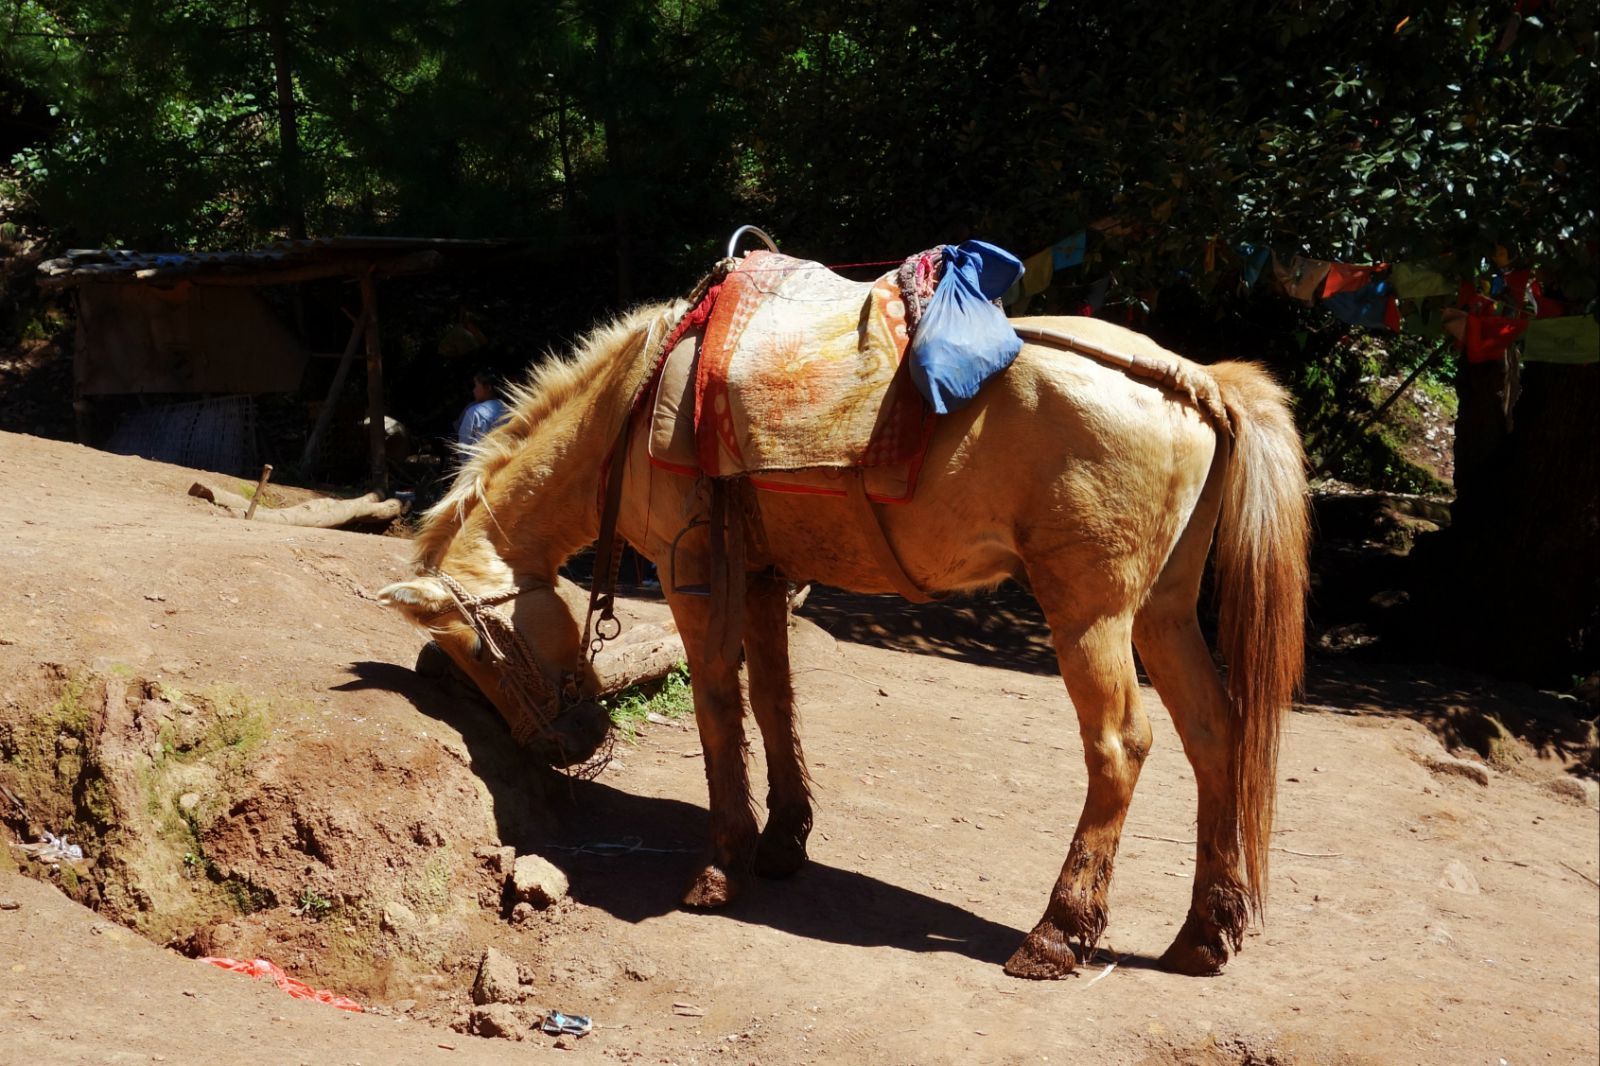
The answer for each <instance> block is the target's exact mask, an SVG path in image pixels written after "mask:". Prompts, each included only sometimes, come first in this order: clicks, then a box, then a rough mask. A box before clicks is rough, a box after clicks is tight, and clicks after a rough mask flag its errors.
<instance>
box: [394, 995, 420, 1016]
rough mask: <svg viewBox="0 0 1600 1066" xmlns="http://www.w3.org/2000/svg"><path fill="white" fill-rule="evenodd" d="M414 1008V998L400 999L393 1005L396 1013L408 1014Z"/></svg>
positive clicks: (415, 1007)
mask: <svg viewBox="0 0 1600 1066" xmlns="http://www.w3.org/2000/svg"><path fill="white" fill-rule="evenodd" d="M416 1009H417V1001H416V1000H414V999H402V1000H399V1001H398V1002H396V1003H395V1005H394V1012H395V1013H396V1014H410V1013H411V1012H412V1011H414V1010H416Z"/></svg>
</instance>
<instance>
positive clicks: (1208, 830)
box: [1133, 560, 1249, 974]
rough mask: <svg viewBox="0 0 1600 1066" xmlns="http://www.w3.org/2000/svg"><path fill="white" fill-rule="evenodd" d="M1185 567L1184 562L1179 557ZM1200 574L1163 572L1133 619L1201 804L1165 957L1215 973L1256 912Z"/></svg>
mask: <svg viewBox="0 0 1600 1066" xmlns="http://www.w3.org/2000/svg"><path fill="white" fill-rule="evenodd" d="M1175 563H1176V564H1178V565H1180V566H1181V560H1175ZM1198 585H1199V580H1198V577H1197V576H1196V577H1193V578H1192V579H1191V580H1187V581H1185V580H1182V579H1181V574H1180V575H1165V574H1164V575H1163V576H1162V581H1161V582H1160V583H1159V584H1158V586H1157V588H1156V592H1155V594H1154V595H1153V596H1152V597H1151V599H1150V602H1148V603H1147V604H1145V606H1144V607H1143V608H1142V609H1141V610H1140V611H1139V615H1138V618H1137V619H1136V620H1135V623H1134V630H1133V634H1134V641H1135V643H1136V644H1137V645H1138V648H1139V659H1140V661H1141V662H1143V663H1144V668H1145V672H1146V673H1147V674H1149V675H1150V681H1151V683H1152V684H1153V685H1155V688H1156V691H1157V692H1158V693H1159V694H1160V695H1161V701H1162V702H1163V703H1165V704H1166V705H1167V710H1168V711H1169V712H1170V713H1171V715H1172V723H1173V725H1174V726H1175V727H1177V730H1178V736H1179V738H1181V739H1182V741H1183V750H1184V753H1185V754H1186V755H1188V756H1189V762H1190V764H1191V765H1193V767H1194V776H1195V781H1196V783H1197V784H1198V785H1199V791H1200V803H1199V811H1198V815H1197V823H1198V824H1197V832H1196V841H1195V875H1194V894H1193V896H1192V898H1191V901H1190V903H1189V916H1188V918H1187V919H1185V921H1184V923H1183V928H1182V929H1181V930H1179V932H1178V936H1177V939H1175V940H1174V941H1173V942H1172V945H1171V946H1170V947H1169V948H1167V950H1166V953H1165V954H1163V955H1162V956H1161V965H1162V967H1163V968H1165V969H1168V970H1172V971H1174V972H1177V973H1186V974H1213V973H1218V972H1220V971H1221V969H1222V964H1223V963H1225V962H1226V961H1227V960H1228V948H1229V947H1230V946H1231V947H1232V948H1233V950H1235V951H1237V950H1238V949H1239V942H1240V940H1241V938H1242V937H1243V936H1244V927H1245V922H1246V920H1247V918H1248V915H1249V907H1248V904H1247V902H1246V901H1247V898H1248V897H1247V896H1246V894H1245V890H1244V886H1243V884H1242V883H1241V882H1240V879H1239V858H1240V854H1239V838H1238V819H1237V812H1238V796H1237V793H1236V792H1235V790H1234V786H1233V776H1232V771H1231V766H1232V763H1231V760H1232V746H1231V744H1230V741H1229V729H1228V723H1229V706H1228V696H1227V693H1226V692H1225V691H1224V690H1223V687H1222V682H1221V681H1220V680H1219V679H1218V677H1217V670H1216V667H1215V666H1214V665H1213V664H1212V661H1211V653H1210V652H1209V651H1208V650H1207V648H1206V643H1205V638H1204V637H1202V636H1201V633H1200V624H1199V622H1198V621H1196V619H1195V598H1196V595H1197V594H1198Z"/></svg>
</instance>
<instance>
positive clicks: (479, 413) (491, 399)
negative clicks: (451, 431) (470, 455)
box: [456, 370, 511, 448]
mask: <svg viewBox="0 0 1600 1066" xmlns="http://www.w3.org/2000/svg"><path fill="white" fill-rule="evenodd" d="M499 384H500V378H499V376H498V375H497V374H495V372H494V371H492V370H480V371H478V372H477V373H476V374H474V375H472V403H470V404H468V405H467V409H466V410H465V411H462V412H461V417H460V418H459V419H458V420H457V421H456V441H457V443H459V444H460V445H461V446H462V447H463V448H465V447H469V446H471V445H473V444H476V443H478V441H479V439H480V438H482V437H483V435H484V434H485V433H488V432H489V431H490V430H491V429H493V428H494V427H495V426H498V425H499V424H500V423H501V422H504V421H505V420H506V417H507V416H508V415H510V414H511V412H510V411H509V410H508V409H507V408H506V405H505V404H504V403H503V402H501V400H500V397H498V396H496V395H495V387H496V386H497V385H499Z"/></svg>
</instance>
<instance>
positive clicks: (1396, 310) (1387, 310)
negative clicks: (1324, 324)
mask: <svg viewBox="0 0 1600 1066" xmlns="http://www.w3.org/2000/svg"><path fill="white" fill-rule="evenodd" d="M1335 269H1338V267H1337V266H1336V267H1335ZM1344 269H1345V270H1347V271H1348V270H1352V269H1355V270H1366V271H1367V273H1368V276H1370V274H1371V271H1372V268H1371V267H1356V268H1350V267H1345V268H1344ZM1328 278H1329V282H1328V283H1329V285H1330V286H1331V285H1332V284H1333V278H1334V274H1333V273H1329V275H1328ZM1344 280H1345V279H1341V283H1343V282H1344ZM1322 306H1323V307H1325V308H1327V309H1328V310H1329V311H1331V312H1332V313H1333V315H1334V317H1335V318H1337V319H1339V321H1341V322H1348V323H1350V324H1351V325H1352V326H1366V327H1368V328H1370V329H1390V330H1398V329H1399V328H1400V306H1399V304H1397V303H1395V299H1394V292H1393V290H1392V289H1391V287H1390V285H1389V282H1388V280H1387V279H1385V280H1383V281H1368V282H1367V283H1366V284H1365V285H1363V286H1362V287H1361V288H1359V289H1356V290H1355V291H1353V292H1352V291H1349V290H1340V291H1337V292H1335V293H1333V295H1331V296H1328V295H1324V296H1323V298H1322Z"/></svg>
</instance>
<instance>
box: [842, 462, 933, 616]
mask: <svg viewBox="0 0 1600 1066" xmlns="http://www.w3.org/2000/svg"><path fill="white" fill-rule="evenodd" d="M844 482H845V486H846V488H847V489H848V495H849V497H850V500H851V502H852V503H853V504H854V505H855V512H856V524H857V525H858V526H860V527H861V535H862V536H863V537H865V538H866V541H867V547H868V548H869V549H871V551H872V557H873V559H874V561H876V562H877V564H878V569H879V570H880V571H881V572H882V573H883V576H884V577H886V578H888V579H889V584H891V585H893V586H894V590H895V591H896V592H898V593H899V594H900V595H902V596H904V597H905V598H906V599H908V600H910V601H911V602H912V603H932V602H933V601H934V599H935V597H933V596H930V595H928V594H927V593H926V592H924V591H922V589H921V588H920V587H919V586H918V585H917V583H916V582H915V581H913V580H911V575H909V574H907V573H906V569H905V567H903V566H901V565H900V557H899V556H898V555H896V554H895V553H894V547H893V546H892V545H890V543H889V538H888V537H886V536H884V532H883V524H882V523H881V522H879V521H878V514H877V512H876V511H875V510H873V507H872V501H871V500H869V499H868V498H867V475H866V471H864V470H862V469H861V468H859V467H857V468H856V469H854V470H850V471H848V472H847V473H846V476H845V479H844Z"/></svg>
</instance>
